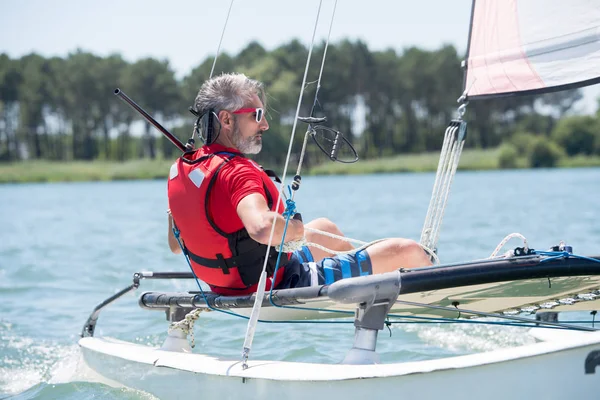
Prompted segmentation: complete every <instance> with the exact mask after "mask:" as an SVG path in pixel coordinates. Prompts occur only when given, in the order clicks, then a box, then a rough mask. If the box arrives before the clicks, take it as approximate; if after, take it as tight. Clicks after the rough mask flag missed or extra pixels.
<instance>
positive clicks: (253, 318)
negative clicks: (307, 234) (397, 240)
mask: <svg viewBox="0 0 600 400" xmlns="http://www.w3.org/2000/svg"><path fill="white" fill-rule="evenodd" d="M322 3H323V0H321V1H320V2H319V8H318V10H317V17H316V19H315V26H314V29H313V35H312V40H311V42H310V48H309V50H308V57H307V59H306V67H305V69H304V77H303V78H302V86H301V87H300V95H299V99H298V106H297V107H296V115H295V118H294V124H293V126H292V134H291V137H290V144H289V146H288V152H287V156H286V159H285V164H284V168H283V174H282V177H281V184H280V187H279V195H278V197H277V202H276V207H275V214H276V215H274V216H273V224H272V226H271V233H270V234H269V244H268V246H267V254H268V253H269V251H270V249H271V243H272V242H273V235H274V233H275V223H276V221H277V216H278V215H277V214H278V213H279V205H280V203H281V196H282V193H283V188H284V182H285V177H286V175H287V169H288V165H289V162H290V158H291V154H292V145H293V143H294V136H295V133H296V126H297V124H298V115H299V114H300V106H301V105H302V95H303V94H304V87H305V85H306V76H307V75H308V69H309V66H310V58H311V55H312V50H313V46H314V43H315V36H316V33H317V26H318V24H319V16H320V15H321V5H322ZM268 259H269V258H268V257H265V262H264V264H263V270H262V273H261V274H260V279H259V281H258V288H257V291H256V297H255V299H254V306H253V307H252V313H251V314H250V318H249V319H248V326H247V329H246V337H245V339H244V347H243V350H242V368H243V369H246V368H248V356H249V355H250V349H251V348H252V341H253V340H254V333H255V331H256V324H257V322H258V315H259V314H260V309H261V306H262V302H263V298H264V294H265V286H266V281H267V273H266V269H267V261H268Z"/></svg>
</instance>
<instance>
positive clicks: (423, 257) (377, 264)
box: [367, 238, 431, 274]
mask: <svg viewBox="0 0 600 400" xmlns="http://www.w3.org/2000/svg"><path fill="white" fill-rule="evenodd" d="M367 253H369V258H370V259H371V265H372V268H373V273H374V274H381V273H384V272H390V271H394V270H397V269H399V268H416V267H426V266H429V265H431V260H430V258H429V255H428V254H427V253H426V252H425V250H423V248H422V247H421V246H420V245H419V244H418V243H417V242H415V241H414V240H411V239H402V238H394V239H386V240H384V241H381V242H378V243H375V244H374V245H372V246H369V247H367Z"/></svg>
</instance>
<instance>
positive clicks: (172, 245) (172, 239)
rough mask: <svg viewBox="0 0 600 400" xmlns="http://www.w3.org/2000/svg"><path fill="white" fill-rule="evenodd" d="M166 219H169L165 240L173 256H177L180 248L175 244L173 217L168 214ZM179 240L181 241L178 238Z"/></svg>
mask: <svg viewBox="0 0 600 400" xmlns="http://www.w3.org/2000/svg"><path fill="white" fill-rule="evenodd" d="M168 218H169V232H168V233H167V238H168V241H169V248H170V249H171V251H172V252H173V253H175V254H179V253H181V246H179V243H178V242H177V239H176V238H175V234H174V233H173V217H172V216H171V212H170V211H169V212H168ZM179 240H181V238H179Z"/></svg>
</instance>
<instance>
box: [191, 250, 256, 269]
mask: <svg viewBox="0 0 600 400" xmlns="http://www.w3.org/2000/svg"><path fill="white" fill-rule="evenodd" d="M186 250H187V255H188V257H189V258H190V260H192V261H193V262H195V263H196V264H199V265H201V266H203V267H207V268H218V269H221V270H222V271H223V273H224V274H225V275H228V274H229V273H230V272H229V270H230V269H232V268H238V267H239V266H240V265H248V264H251V263H252V262H254V261H258V260H260V259H261V258H262V257H263V256H264V255H265V248H264V246H257V247H256V248H254V249H252V250H250V251H248V252H246V253H244V254H240V255H237V256H233V257H229V258H224V257H223V254H221V253H219V254H217V255H216V256H217V258H216V259H214V258H205V257H202V256H199V255H197V254H194V253H192V252H191V251H189V249H186ZM261 267H262V266H261Z"/></svg>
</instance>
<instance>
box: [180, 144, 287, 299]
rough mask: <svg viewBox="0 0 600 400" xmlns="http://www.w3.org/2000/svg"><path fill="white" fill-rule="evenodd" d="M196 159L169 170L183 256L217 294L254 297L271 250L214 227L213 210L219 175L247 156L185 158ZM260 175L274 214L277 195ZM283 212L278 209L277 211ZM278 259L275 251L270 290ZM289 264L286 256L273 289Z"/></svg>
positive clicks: (244, 233)
mask: <svg viewBox="0 0 600 400" xmlns="http://www.w3.org/2000/svg"><path fill="white" fill-rule="evenodd" d="M197 152H200V150H197ZM198 154H199V153H195V154H193V153H186V154H184V155H183V156H182V157H180V158H179V159H178V160H177V162H176V163H175V164H174V165H173V166H172V167H171V173H170V177H169V183H168V197H169V208H170V210H171V215H172V217H173V221H174V222H175V224H176V226H177V228H178V229H179V231H180V235H181V238H182V239H183V244H184V251H185V253H186V255H187V256H188V257H189V259H190V263H191V265H192V270H193V272H194V273H195V274H196V276H197V277H198V279H200V280H202V281H204V282H206V283H207V284H208V285H209V286H210V287H211V290H212V291H213V292H215V293H218V294H224V295H242V294H248V293H253V292H255V291H256V287H257V283H258V281H259V279H260V274H261V272H262V268H263V265H264V260H265V255H266V253H267V246H266V245H264V244H261V243H258V242H256V241H255V240H253V239H252V238H250V235H249V234H248V232H247V230H246V229H245V228H242V229H240V230H238V231H236V232H233V233H227V232H224V231H223V230H221V229H220V228H219V227H218V226H217V225H216V224H215V222H214V219H213V218H212V216H211V211H210V194H211V189H212V188H213V187H214V184H215V182H216V180H217V176H218V174H219V172H220V171H221V170H222V169H223V168H227V164H228V163H229V162H230V160H232V159H233V158H234V157H243V156H242V155H241V154H239V153H230V152H216V153H210V154H207V155H204V156H202V157H200V158H197V159H190V158H186V157H190V156H192V157H194V156H197V155H198ZM248 162H249V163H250V162H251V161H250V160H248ZM261 174H262V175H263V176H262V179H263V186H264V189H265V193H266V194H267V203H268V205H269V208H270V209H271V210H272V211H275V201H276V200H277V198H278V195H279V193H278V191H277V188H276V186H275V185H274V184H273V182H272V181H271V180H270V178H269V177H268V175H267V174H266V173H265V172H264V171H263V172H261ZM283 211H284V210H283V207H281V206H280V207H279V212H280V213H282V212H283ZM236 217H237V215H236ZM278 254H279V253H277V251H275V249H274V248H273V247H271V250H270V252H269V255H268V261H267V274H268V276H269V277H270V279H268V280H267V286H266V288H267V290H268V289H270V288H271V285H272V284H273V282H272V281H273V279H272V276H273V272H274V270H275V265H276V262H277V256H278ZM287 261H288V257H287V255H286V254H282V258H281V264H282V265H281V266H280V268H279V269H278V270H277V277H276V279H275V283H274V286H277V284H278V283H279V282H280V281H281V279H282V278H283V273H284V269H285V267H284V264H285V263H287Z"/></svg>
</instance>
